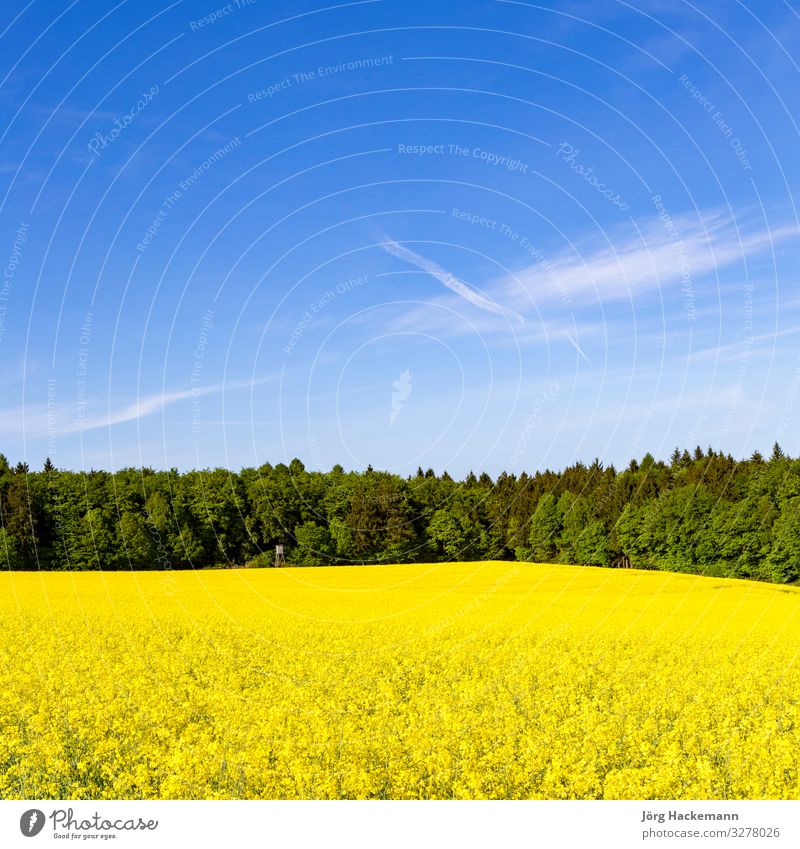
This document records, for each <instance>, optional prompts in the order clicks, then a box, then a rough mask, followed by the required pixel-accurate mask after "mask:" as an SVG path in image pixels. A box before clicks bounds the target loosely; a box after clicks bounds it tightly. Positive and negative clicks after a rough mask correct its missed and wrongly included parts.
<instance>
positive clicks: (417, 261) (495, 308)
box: [381, 236, 525, 324]
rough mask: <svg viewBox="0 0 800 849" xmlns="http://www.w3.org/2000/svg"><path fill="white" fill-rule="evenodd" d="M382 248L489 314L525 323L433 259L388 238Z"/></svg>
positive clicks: (517, 314)
mask: <svg viewBox="0 0 800 849" xmlns="http://www.w3.org/2000/svg"><path fill="white" fill-rule="evenodd" d="M381 247H382V248H383V249H384V250H385V251H386V253H387V254H391V255H392V256H396V257H399V258H400V259H403V260H405V261H406V262H408V263H410V264H411V265H416V267H417V268H421V269H422V270H423V271H426V272H427V273H428V274H430V275H431V276H433V277H435V278H436V279H437V280H438V281H439V282H440V283H443V284H444V285H445V286H447V288H448V289H450V291H451V292H455V293H456V294H457V295H460V296H461V297H462V298H464V300H466V301H469V302H470V303H471V304H473V305H474V306H476V307H478V308H479V309H482V310H486V311H487V312H493V313H495V314H496V315H502V316H504V317H505V318H512V319H514V321H516V322H518V323H519V324H524V323H525V319H524V318H523V317H522V316H521V315H520V314H519V313H516V312H513V311H512V310H507V309H505V308H503V307H501V306H500V305H499V304H497V303H495V302H494V301H492V300H490V299H489V298H486V297H484V296H483V295H481V294H480V293H479V292H476V291H475V289H473V288H472V286H470V285H468V284H467V283H464V282H463V281H462V280H459V279H458V278H457V277H456V276H455V275H453V274H451V273H450V272H449V271H447V270H445V269H444V268H442V267H441V265H437V264H436V263H435V262H434V261H433V260H432V259H428V258H427V257H424V256H420V255H419V254H418V253H414V251H412V250H409V249H408V248H405V247H403V245H400V244H398V243H397V242H395V240H394V239H390V238H389V237H388V236H387V237H386V238H384V240H383V241H382V242H381Z"/></svg>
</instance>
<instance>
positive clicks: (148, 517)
mask: <svg viewBox="0 0 800 849" xmlns="http://www.w3.org/2000/svg"><path fill="white" fill-rule="evenodd" d="M0 520H1V523H2V525H1V527H0V552H2V556H3V557H4V558H5V563H6V567H7V568H8V569H26V570H31V569H56V570H74V571H84V570H92V569H111V570H113V569H116V570H118V569H189V568H208V567H224V566H229V567H232V566H249V567H262V566H272V565H273V563H274V550H275V546H276V545H279V544H280V545H283V546H284V548H285V553H286V560H287V563H288V564H291V565H297V566H310V565H333V564H354V563H404V562H431V561H448V560H514V559H516V560H522V561H533V562H547V563H570V564H580V565H597V566H609V567H618V568H619V567H632V568H639V569H662V570H670V571H679V572H693V573H699V574H707V575H715V576H725V577H742V578H753V579H757V580H763V581H773V582H779V583H787V582H792V581H796V580H798V578H800V460H797V459H792V458H790V457H788V456H786V455H785V454H784V452H783V451H782V450H781V448H780V446H778V445H777V444H776V445H775V446H774V447H773V449H772V452H771V455H770V456H769V457H768V458H767V457H763V456H762V455H761V454H759V453H756V454H754V455H753V456H752V457H750V458H748V459H746V460H735V459H734V458H733V457H731V456H730V455H726V454H723V453H719V452H715V451H714V450H712V449H711V448H709V449H707V450H706V451H703V450H702V449H701V448H699V447H698V448H696V449H695V450H694V451H693V452H691V453H690V452H689V451H680V450H678V449H676V450H675V451H674V453H673V454H672V456H671V458H670V459H669V461H668V462H664V461H660V460H656V459H654V457H653V456H652V455H650V454H647V455H645V456H644V457H643V458H642V460H641V461H637V460H633V461H631V463H630V464H629V465H628V467H627V468H625V469H624V470H617V469H615V468H614V467H613V466H604V465H603V464H602V463H601V462H600V461H599V460H595V461H594V462H593V463H591V464H590V465H585V464H583V463H576V464H574V465H572V466H569V467H568V468H566V469H564V470H562V471H550V470H545V471H538V472H535V473H532V474H526V473H523V474H521V475H519V476H517V475H513V474H506V473H503V474H501V475H500V476H499V477H498V478H497V479H495V480H492V478H491V477H490V476H489V475H487V474H482V475H480V477H476V476H475V475H474V474H472V473H470V474H469V475H467V477H466V478H465V479H464V480H461V481H457V480H454V479H453V478H451V477H450V475H448V474H447V473H446V472H443V473H442V474H438V475H437V474H435V473H434V472H433V471H432V470H430V469H429V470H427V471H423V470H422V469H419V470H418V471H417V473H416V474H415V475H412V476H410V477H407V478H406V477H400V476H398V475H395V474H390V473H388V472H381V471H376V470H373V469H372V468H367V470H366V471H363V472H347V471H345V470H344V469H342V467H341V466H335V467H334V468H333V469H331V471H329V472H313V471H307V470H306V469H305V467H304V466H303V464H302V463H301V462H300V460H292V461H291V463H289V464H288V465H287V464H284V463H278V464H276V465H274V466H273V465H270V464H265V465H263V466H261V467H259V468H247V469H242V470H241V471H239V472H231V471H228V470H225V469H208V470H201V471H189V472H183V473H180V472H178V470H176V469H172V470H170V471H156V470H153V469H148V468H142V469H135V468H128V469H122V470H120V471H117V472H113V473H112V472H106V471H84V472H74V471H64V470H60V469H58V468H56V467H55V466H54V464H53V463H52V462H50V460H48V461H47V462H46V463H45V465H44V468H43V469H42V470H41V471H31V470H30V469H29V468H28V466H27V465H26V464H24V463H19V464H18V465H17V466H16V467H12V466H10V465H9V463H8V461H7V459H6V458H5V457H4V456H3V455H0Z"/></svg>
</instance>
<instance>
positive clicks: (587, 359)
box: [564, 330, 592, 365]
mask: <svg viewBox="0 0 800 849" xmlns="http://www.w3.org/2000/svg"><path fill="white" fill-rule="evenodd" d="M564 335H565V336H566V337H567V339H569V341H570V342H572V346H573V347H574V348H575V350H576V351H577V352H578V353H579V354H580V355H581V356H582V357H583V358H584V360H586V362H587V363H589V365H591V364H592V361H591V360H590V359H589V358H588V357H587V356H586V354H584V353H583V349H582V348H581V346H580V345H579V344H578V343H577V341H576V340H575V339H573V338H572V336H571V334H570V332H569V331H568V330H565V331H564Z"/></svg>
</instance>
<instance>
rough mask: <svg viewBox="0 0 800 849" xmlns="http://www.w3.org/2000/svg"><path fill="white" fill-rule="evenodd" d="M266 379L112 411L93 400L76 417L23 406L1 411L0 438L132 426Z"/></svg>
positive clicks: (60, 408)
mask: <svg viewBox="0 0 800 849" xmlns="http://www.w3.org/2000/svg"><path fill="white" fill-rule="evenodd" d="M269 379H270V378H259V379H257V380H252V381H234V382H230V383H218V384H213V385H209V386H202V387H201V386H198V387H196V388H193V389H179V390H172V391H168V392H157V393H154V394H152V395H147V396H145V397H143V398H140V399H138V400H136V401H134V402H132V403H129V404H125V405H123V406H117V407H116V408H113V407H112V406H111V405H109V402H108V401H105V402H103V401H100V400H97V399H95V400H93V401H90V402H87V403H86V405H85V407H83V412H82V414H81V415H78V414H77V413H78V410H77V408H76V405H75V404H69V403H59V404H57V405H52V404H51V405H50V406H49V407H48V406H47V405H46V404H26V405H25V406H24V407H16V408H14V409H5V410H3V411H2V415H0V435H16V436H19V435H20V433H21V431H22V430H23V428H24V431H25V434H26V436H28V437H33V438H35V437H42V436H47V435H51V436H56V437H57V436H66V435H68V434H71V433H78V432H81V431H87V430H97V429H99V428H107V427H113V426H114V425H118V424H124V423H126V422H134V421H138V420H139V419H143V418H145V417H147V416H151V415H153V414H155V413H158V412H160V411H162V410H165V409H166V408H167V407H169V406H171V405H173V404H175V403H177V402H179V401H184V400H187V399H189V398H198V397H203V396H208V395H216V394H218V393H220V392H229V391H233V390H237V389H249V388H250V387H252V386H256V385H259V384H262V383H266V382H267V380H269ZM104 403H105V405H106V406H107V407H108V411H107V412H105V413H102V414H94V415H86V412H87V411H88V410H90V409H96V408H98V407H100V406H101V405H102V404H104Z"/></svg>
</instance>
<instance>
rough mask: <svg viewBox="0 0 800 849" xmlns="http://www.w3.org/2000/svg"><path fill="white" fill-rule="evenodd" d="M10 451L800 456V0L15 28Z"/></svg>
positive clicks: (77, 15) (522, 458)
mask: <svg viewBox="0 0 800 849" xmlns="http://www.w3.org/2000/svg"><path fill="white" fill-rule="evenodd" d="M4 10H5V12H6V14H5V19H4V21H3V22H0V27H2V30H1V31H2V44H3V50H2V53H1V54H0V102H2V106H3V109H2V117H0V123H2V131H0V132H1V133H2V135H1V136H0V138H2V142H1V143H0V151H2V152H1V153H0V199H1V200H0V204H1V205H0V223H1V225H2V231H1V232H2V241H0V260H1V261H2V264H3V278H2V285H1V286H0V353H1V354H2V357H1V358H0V363H1V365H0V383H2V386H3V401H2V404H3V416H2V451H3V452H4V453H6V454H7V455H8V456H9V458H11V459H12V460H14V461H16V460H20V459H24V460H27V461H28V462H29V463H30V464H31V466H33V467H38V466H39V465H40V464H41V463H42V461H43V460H44V458H45V457H46V456H48V455H49V456H51V457H52V458H53V460H54V461H55V462H56V464H57V465H58V466H61V467H69V468H89V467H95V468H97V467H104V468H112V469H113V468H120V467H122V466H127V465H140V464H144V465H149V466H154V467H161V468H164V467H167V468H168V467H172V466H177V467H179V468H190V467H206V466H217V465H223V466H228V467H232V468H239V467H242V466H248V465H260V464H261V463H263V462H272V463H277V462H281V461H286V460H288V459H289V458H291V457H294V456H297V457H300V458H301V459H302V460H303V461H304V462H305V463H306V465H307V467H310V468H322V469H326V468H330V467H331V466H332V465H333V464H335V463H341V464H342V465H344V466H345V467H346V468H363V467H365V466H366V465H367V464H372V465H373V466H375V467H379V468H389V469H392V470H394V471H397V472H399V473H402V474H407V473H411V472H413V471H414V470H415V469H416V468H417V466H418V465H421V466H423V467H425V468H427V467H428V466H432V467H434V468H435V469H437V470H442V469H445V468H446V469H447V470H449V471H450V472H451V473H452V474H454V475H458V476H461V475H463V474H464V473H466V471H468V470H469V469H474V470H475V471H484V470H485V471H488V472H490V473H491V474H496V473H497V472H499V471H500V470H502V469H507V470H509V471H516V472H520V471H522V470H524V469H526V470H529V471H531V470H535V469H537V468H544V467H551V468H552V467H561V466H564V465H566V464H568V463H570V462H573V461H574V460H576V459H583V460H585V461H590V460H591V459H592V458H594V457H595V456H598V457H600V458H601V459H603V460H604V461H605V462H606V463H611V462H613V463H615V464H617V465H620V464H624V463H627V461H628V460H629V459H630V458H631V457H632V456H641V455H642V454H643V453H645V452H646V451H648V450H649V451H651V452H653V453H654V454H656V455H658V456H667V455H668V454H669V452H670V451H671V450H672V448H673V447H674V446H676V445H679V446H681V447H683V446H690V447H691V446H694V445H695V444H697V443H700V444H702V445H703V446H706V445H709V444H710V445H712V446H714V447H715V448H717V449H720V450H723V451H726V452H731V453H733V454H734V455H736V456H743V455H746V454H749V453H751V452H752V451H754V450H755V449H760V450H762V451H765V450H769V448H770V446H771V444H772V442H773V441H774V440H775V439H778V440H779V441H780V442H781V443H782V444H783V446H784V448H785V449H786V450H787V451H789V452H790V453H792V454H797V453H798V451H800V445H798V442H799V440H798V438H797V436H796V434H797V432H798V419H799V418H800V399H798V397H797V396H798V389H800V344H798V343H799V342H800V288H799V287H798V267H799V266H798V258H800V238H799V237H800V230H799V229H798V216H797V208H796V196H797V190H798V186H800V159H799V158H798V156H797V150H798V127H799V125H800V102H799V101H798V98H797V91H798V90H800V86H798V81H799V80H800V67H799V66H798V63H800V10H799V9H798V7H797V4H794V3H784V2H778V3H773V4H756V3H753V2H749V3H723V2H719V3H713V2H711V3H704V4H701V5H700V6H694V5H691V4H689V3H682V2H679V3H666V2H660V0H654V2H638V3H634V4H629V3H627V2H616V0H608V2H604V3H588V2H586V3H583V2H575V3H569V2H567V3H557V4H556V3H550V4H544V5H538V4H536V5H535V4H532V3H523V2H480V3H479V2H465V3H459V4H434V3H419V2H402V3H401V2H392V0H370V1H369V2H356V3H330V4H325V3H320V2H317V3H312V2H296V3H295V2H292V3H288V2H287V3H267V2H263V0H253V2H250V3H246V2H245V0H239V3H238V4H237V3H236V2H231V3H229V4H228V5H227V6H225V5H223V6H220V5H219V2H218V4H217V5H216V6H215V5H213V4H207V3H201V2H195V3H187V2H177V3H172V4H170V3H167V2H162V3H156V2H139V3H133V2H123V3H119V4H117V5H113V4H111V3H109V4H99V3H87V2H83V1H82V2H74V3H68V2H63V3H48V2H43V1H42V0H33V2H30V3H28V4H24V3H21V2H20V3H16V2H10V3H8V4H7V5H6V7H4Z"/></svg>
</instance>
